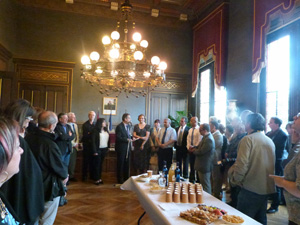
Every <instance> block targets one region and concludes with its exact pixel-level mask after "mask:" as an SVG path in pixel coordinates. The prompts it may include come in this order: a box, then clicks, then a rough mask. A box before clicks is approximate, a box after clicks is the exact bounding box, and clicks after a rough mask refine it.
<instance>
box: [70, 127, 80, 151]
mask: <svg viewBox="0 0 300 225" xmlns="http://www.w3.org/2000/svg"><path fill="white" fill-rule="evenodd" d="M68 124H69V125H70V127H71V129H72V132H73V133H74V139H73V140H72V141H71V143H72V147H74V146H75V145H76V144H78V143H79V133H78V126H77V124H76V123H68ZM73 125H74V127H73ZM74 129H75V130H74Z"/></svg>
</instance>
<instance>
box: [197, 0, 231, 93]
mask: <svg viewBox="0 0 300 225" xmlns="http://www.w3.org/2000/svg"><path fill="white" fill-rule="evenodd" d="M228 10H229V6H228V3H223V4H221V5H220V6H219V7H218V8H216V9H215V10H214V11H213V12H211V13H210V14H209V15H208V16H207V17H205V18H204V19H203V20H201V21H200V22H199V23H198V24H197V25H195V26H194V27H193V77H192V97H194V96H195V94H196V91H197V86H198V70H199V66H200V59H201V57H202V58H206V57H207V56H208V54H209V52H210V51H211V50H212V52H213V58H214V61H215V74H214V77H215V80H216V83H217V84H218V85H219V86H223V85H224V84H225V77H226V75H225V74H226V67H227V59H226V57H227V48H226V46H227V39H228V15H229V14H228V12H229V11H228Z"/></svg>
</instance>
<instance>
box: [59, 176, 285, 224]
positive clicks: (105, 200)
mask: <svg viewBox="0 0 300 225" xmlns="http://www.w3.org/2000/svg"><path fill="white" fill-rule="evenodd" d="M104 181H105V184H104V185H99V186H97V185H94V184H93V183H92V181H88V182H81V181H78V182H73V183H71V184H70V185H69V186H68V196H67V199H68V204H67V205H65V206H63V207H59V209H58V213H57V217H56V220H55V224H56V225H62V224H64V225H69V224H70V225H80V224H82V225H92V224H93V225H97V224H106V225H123V224H124V225H131V224H137V221H138V219H139V217H140V216H141V215H142V213H143V212H144V210H143V208H142V207H141V206H140V204H139V201H138V199H137V197H136V195H135V194H134V193H133V192H130V191H123V190H120V188H116V187H114V185H113V184H114V183H115V182H114V178H104ZM287 218H288V214H287V210H286V207H285V206H280V208H279V212H277V213H275V214H272V215H268V225H285V224H288V219H287ZM141 224H142V225H151V224H153V223H152V222H151V220H150V218H149V217H148V216H147V214H146V215H145V216H144V217H143V219H142V221H141Z"/></svg>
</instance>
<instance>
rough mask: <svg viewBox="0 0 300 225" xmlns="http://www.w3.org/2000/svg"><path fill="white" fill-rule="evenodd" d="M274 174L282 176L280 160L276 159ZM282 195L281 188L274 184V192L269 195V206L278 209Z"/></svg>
mask: <svg viewBox="0 0 300 225" xmlns="http://www.w3.org/2000/svg"><path fill="white" fill-rule="evenodd" d="M275 175H277V176H283V167H282V160H276V163H275ZM282 195H283V194H282V188H280V187H277V186H276V193H274V194H272V195H271V200H272V203H271V207H272V208H273V209H278V206H279V204H280V200H281V197H282Z"/></svg>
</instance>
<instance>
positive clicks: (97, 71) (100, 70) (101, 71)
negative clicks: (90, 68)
mask: <svg viewBox="0 0 300 225" xmlns="http://www.w3.org/2000/svg"><path fill="white" fill-rule="evenodd" d="M95 72H96V73H97V74H100V73H103V70H102V69H101V67H99V66H98V67H97V69H96V70H95Z"/></svg>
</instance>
